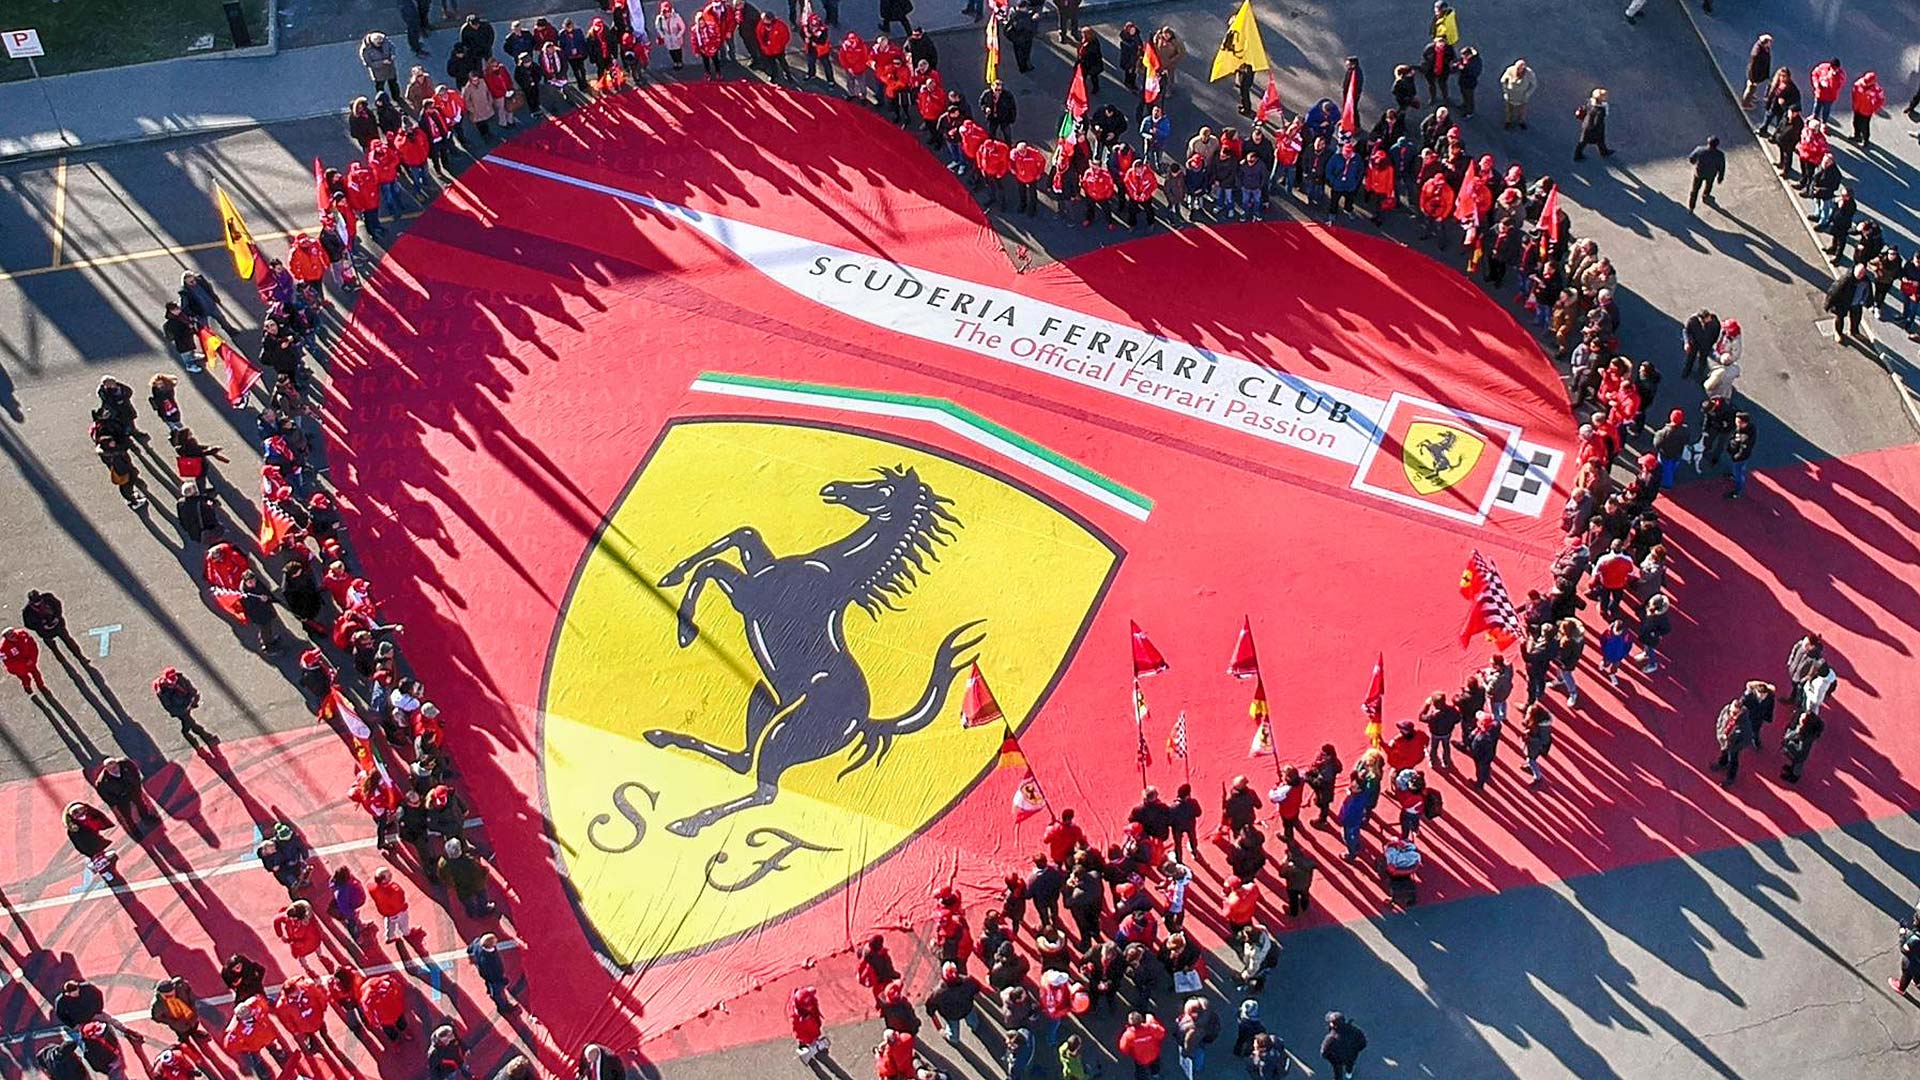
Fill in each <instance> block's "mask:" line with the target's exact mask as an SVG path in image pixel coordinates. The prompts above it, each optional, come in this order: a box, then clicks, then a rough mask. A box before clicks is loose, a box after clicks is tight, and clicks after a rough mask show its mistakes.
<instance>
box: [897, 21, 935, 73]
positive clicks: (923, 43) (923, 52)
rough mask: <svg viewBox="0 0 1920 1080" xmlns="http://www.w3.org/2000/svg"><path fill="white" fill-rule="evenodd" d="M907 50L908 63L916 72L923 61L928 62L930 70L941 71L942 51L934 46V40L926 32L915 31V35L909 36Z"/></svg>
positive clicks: (906, 44) (906, 43)
mask: <svg viewBox="0 0 1920 1080" xmlns="http://www.w3.org/2000/svg"><path fill="white" fill-rule="evenodd" d="M905 48H906V51H907V63H908V64H909V65H910V66H912V67H913V68H914V69H915V70H918V69H919V67H920V62H921V61H923V60H924V61H926V64H927V67H928V68H929V69H930V70H933V71H939V70H940V50H939V48H938V47H937V46H935V45H934V43H933V39H932V38H930V37H928V36H927V32H926V31H924V30H915V31H914V32H913V33H911V34H908V35H907V40H906V42H905Z"/></svg>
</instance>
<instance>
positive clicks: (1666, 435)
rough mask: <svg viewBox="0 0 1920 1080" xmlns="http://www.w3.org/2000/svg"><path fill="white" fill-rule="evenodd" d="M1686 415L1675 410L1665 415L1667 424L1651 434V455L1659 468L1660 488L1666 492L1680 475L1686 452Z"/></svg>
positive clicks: (1681, 411)
mask: <svg viewBox="0 0 1920 1080" xmlns="http://www.w3.org/2000/svg"><path fill="white" fill-rule="evenodd" d="M1687 434H1688V433H1687V414H1686V411H1685V410H1683V409H1675V410H1673V411H1672V412H1670V413H1668V414H1667V422H1666V424H1665V426H1663V427H1661V428H1660V430H1658V431H1656V432H1654V433H1653V454H1654V458H1655V459H1656V460H1657V461H1658V462H1659V466H1660V488H1661V490H1663V491H1664V490H1666V489H1667V488H1671V487H1672V486H1673V482H1674V479H1675V478H1676V477H1678V476H1679V475H1680V462H1681V461H1682V460H1684V459H1685V457H1686V452H1687V442H1688V438H1687Z"/></svg>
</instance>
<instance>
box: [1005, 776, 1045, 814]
mask: <svg viewBox="0 0 1920 1080" xmlns="http://www.w3.org/2000/svg"><path fill="white" fill-rule="evenodd" d="M1046 809H1047V793H1046V792H1044V791H1041V790H1040V781H1038V780H1036V779H1034V777H1033V770H1032V769H1028V770H1027V775H1025V776H1023V777H1021V778H1020V783H1019V784H1018V785H1016V786H1015V787H1014V789H1013V820H1014V821H1016V822H1020V821H1025V820H1027V819H1028V818H1030V817H1032V816H1033V815H1035V814H1040V813H1045V812H1046Z"/></svg>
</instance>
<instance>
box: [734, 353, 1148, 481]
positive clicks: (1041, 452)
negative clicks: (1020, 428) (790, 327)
mask: <svg viewBox="0 0 1920 1080" xmlns="http://www.w3.org/2000/svg"><path fill="white" fill-rule="evenodd" d="M700 378H701V379H703V380H705V381H707V382H715V383H724V384H727V385H730V386H755V387H760V388H762V389H767V390H784V391H786V392H787V393H791V394H809V395H812V396H815V397H829V398H848V399H851V400H854V401H881V402H886V403H888V404H891V405H913V406H918V407H920V408H923V409H933V410H936V411H938V412H942V413H945V414H947V415H948V416H951V417H953V418H954V419H956V420H959V421H960V422H962V423H964V424H966V425H967V426H968V427H971V428H974V429H975V430H978V431H984V432H986V433H987V434H989V435H992V436H993V437H995V438H997V439H999V440H1001V441H1002V442H1006V443H1011V444H1013V445H1014V446H1017V447H1019V448H1020V449H1022V450H1025V451H1026V452H1027V453H1029V454H1032V455H1033V456H1034V457H1037V458H1039V459H1041V460H1042V461H1045V462H1047V463H1048V464H1050V465H1053V466H1054V467H1055V468H1058V469H1060V470H1062V471H1064V472H1069V473H1072V474H1073V475H1075V476H1077V477H1079V478H1080V479H1082V480H1085V481H1087V482H1088V483H1090V484H1093V485H1095V486H1096V487H1099V488H1101V489H1103V490H1105V491H1108V492H1111V493H1113V494H1114V495H1116V496H1118V497H1119V498H1121V499H1123V500H1125V501H1126V502H1129V503H1132V504H1133V505H1134V506H1137V507H1139V508H1140V509H1142V510H1152V509H1153V500H1152V499H1150V498H1148V497H1147V496H1145V495H1142V494H1140V493H1139V492H1137V491H1134V490H1133V489H1132V488H1129V487H1127V486H1126V485H1124V484H1121V483H1120V482H1119V481H1117V480H1113V479H1111V478H1109V477H1106V476H1103V475H1101V474H1100V473H1097V472H1095V471H1093V470H1092V469H1089V468H1087V467H1086V466H1085V465H1082V464H1080V463H1079V462H1077V461H1075V460H1073V459H1072V458H1070V457H1067V456H1065V455H1064V454H1061V453H1059V452H1058V451H1055V450H1053V449H1050V448H1049V447H1046V446H1043V445H1041V444H1040V443H1037V442H1034V441H1033V440H1032V439H1029V438H1027V437H1026V436H1025V435H1022V434H1020V433H1019V432H1017V431H1014V430H1013V429H1011V428H1008V427H1004V426H1002V425H1000V424H996V423H994V422H993V421H992V420H989V419H987V418H986V417H984V416H981V415H980V414H979V413H976V412H974V411H972V410H971V409H967V408H963V407H962V406H960V405H957V404H955V403H954V402H952V401H949V400H947V399H946V398H937V397H927V396H924V395H920V394H890V393H887V392H886V391H883V390H863V389H859V388H857V387H851V386H823V385H820V384H817V383H803V382H789V381H787V380H784V379H763V378H759V377H757V376H753V375H734V374H729V373H727V372H720V371H706V372H702V373H701V374H700Z"/></svg>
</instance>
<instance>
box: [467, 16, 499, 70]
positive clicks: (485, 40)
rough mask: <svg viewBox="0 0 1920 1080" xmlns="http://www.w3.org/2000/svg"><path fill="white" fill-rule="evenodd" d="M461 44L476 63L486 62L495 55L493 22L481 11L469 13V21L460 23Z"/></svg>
mask: <svg viewBox="0 0 1920 1080" xmlns="http://www.w3.org/2000/svg"><path fill="white" fill-rule="evenodd" d="M460 44H462V45H465V46H466V47H467V52H468V54H469V55H471V56H472V57H473V58H474V60H475V62H476V63H484V62H485V61H486V60H487V59H488V58H490V57H491V56H493V24H492V23H490V22H488V21H486V20H485V19H482V18H481V17H480V13H479V12H477V11H476V12H472V13H470V14H468V15H467V21H466V22H464V23H462V24H460Z"/></svg>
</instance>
